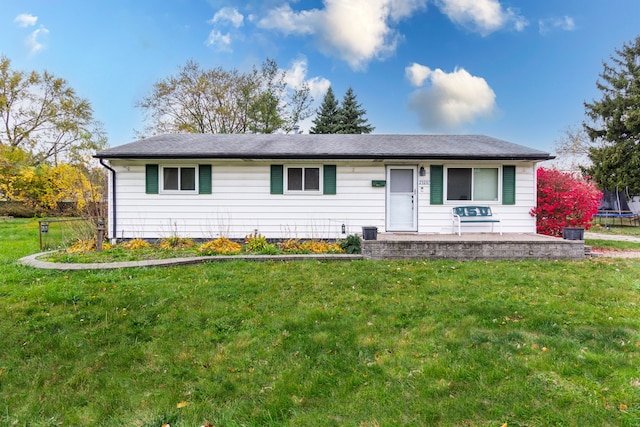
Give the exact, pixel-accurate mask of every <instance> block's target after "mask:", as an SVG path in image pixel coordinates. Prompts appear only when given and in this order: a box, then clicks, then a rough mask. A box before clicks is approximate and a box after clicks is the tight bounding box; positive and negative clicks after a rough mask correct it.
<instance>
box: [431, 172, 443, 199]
mask: <svg viewBox="0 0 640 427" xmlns="http://www.w3.org/2000/svg"><path fill="white" fill-rule="evenodd" d="M430 175H431V187H430V192H431V204H432V205H442V204H444V179H443V176H444V168H443V167H442V165H431V170H430Z"/></svg>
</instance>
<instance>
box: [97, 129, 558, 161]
mask: <svg viewBox="0 0 640 427" xmlns="http://www.w3.org/2000/svg"><path fill="white" fill-rule="evenodd" d="M94 157H96V158H104V159H433V160H447V159H449V160H454V159H460V160H471V159H477V160H547V159H551V158H553V156H551V155H550V154H549V153H546V152H543V151H539V150H534V149H531V148H528V147H524V146H522V145H517V144H513V143H510V142H507V141H503V140H500V139H496V138H491V137H488V136H483V135H381V134H364V135H340V134H325V135H311V134H300V135H282V134H269V135H263V134H260V135H255V134H171V135H160V136H154V137H152V138H147V139H142V140H140V141H136V142H132V143H129V144H124V145H120V146H117V147H113V148H109V149H106V150H102V151H100V152H98V153H96V155H95V156H94Z"/></svg>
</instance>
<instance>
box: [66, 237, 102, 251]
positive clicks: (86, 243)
mask: <svg viewBox="0 0 640 427" xmlns="http://www.w3.org/2000/svg"><path fill="white" fill-rule="evenodd" d="M96 247H97V243H96V241H95V240H91V239H89V240H78V241H77V242H75V243H74V244H73V245H71V246H69V247H68V248H67V253H69V254H79V253H85V252H91V251H95V250H96ZM110 248H111V245H110V244H109V243H103V244H102V249H110Z"/></svg>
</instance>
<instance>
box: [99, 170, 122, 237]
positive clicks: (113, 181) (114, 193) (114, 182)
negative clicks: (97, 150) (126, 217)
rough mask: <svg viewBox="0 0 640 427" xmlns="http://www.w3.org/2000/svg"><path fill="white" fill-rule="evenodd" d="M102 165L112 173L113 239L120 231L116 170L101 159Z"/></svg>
mask: <svg viewBox="0 0 640 427" xmlns="http://www.w3.org/2000/svg"><path fill="white" fill-rule="evenodd" d="M100 164H101V165H102V166H104V167H105V168H107V169H109V170H110V171H111V203H110V207H111V208H112V216H111V218H112V219H113V221H112V222H113V232H112V234H111V235H112V236H113V238H115V237H116V230H117V229H118V228H117V226H116V224H117V221H116V219H117V218H116V170H115V169H113V168H112V167H111V166H109V165H108V164H106V163H105V162H104V159H102V158H101V159H100Z"/></svg>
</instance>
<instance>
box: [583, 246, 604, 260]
mask: <svg viewBox="0 0 640 427" xmlns="http://www.w3.org/2000/svg"><path fill="white" fill-rule="evenodd" d="M584 256H585V257H586V258H589V257H592V258H595V257H599V256H602V255H601V254H599V253H596V252H591V246H587V245H584Z"/></svg>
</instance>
